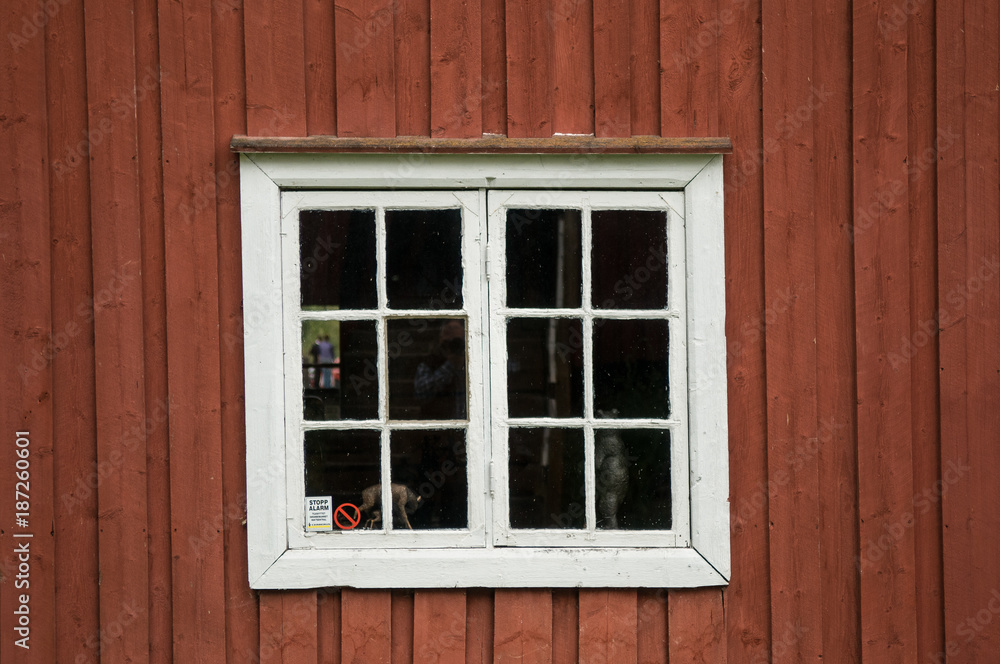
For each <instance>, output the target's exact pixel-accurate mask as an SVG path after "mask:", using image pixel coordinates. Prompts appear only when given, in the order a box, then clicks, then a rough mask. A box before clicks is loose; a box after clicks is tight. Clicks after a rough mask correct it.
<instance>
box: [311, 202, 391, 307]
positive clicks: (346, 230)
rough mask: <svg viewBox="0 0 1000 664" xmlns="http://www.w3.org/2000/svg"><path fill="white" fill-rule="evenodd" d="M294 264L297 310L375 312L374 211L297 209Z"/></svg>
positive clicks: (376, 299)
mask: <svg viewBox="0 0 1000 664" xmlns="http://www.w3.org/2000/svg"><path fill="white" fill-rule="evenodd" d="M299 261H300V268H299V269H300V275H301V278H302V285H301V288H302V308H303V309H305V310H310V311H315V310H320V309H374V308H376V307H377V306H378V295H377V292H376V289H375V211H374V210H303V211H302V212H301V213H300V214H299Z"/></svg>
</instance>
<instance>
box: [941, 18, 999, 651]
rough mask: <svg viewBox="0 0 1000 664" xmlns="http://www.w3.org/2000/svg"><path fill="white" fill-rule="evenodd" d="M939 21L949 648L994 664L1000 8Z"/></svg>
mask: <svg viewBox="0 0 1000 664" xmlns="http://www.w3.org/2000/svg"><path fill="white" fill-rule="evenodd" d="M938 11H939V12H940V14H939V15H940V16H941V29H940V30H939V32H938V39H939V44H940V46H939V52H940V53H941V54H942V56H943V57H942V61H939V66H938V81H939V92H940V93H941V99H940V101H939V105H940V106H939V107H940V108H941V115H940V116H939V125H938V135H939V137H940V136H942V135H943V134H944V132H948V135H949V136H954V135H956V134H957V135H958V138H957V144H956V145H955V146H954V147H949V148H948V150H946V151H945V150H943V149H942V150H941V154H940V155H939V160H940V163H941V170H940V180H939V201H940V204H939V213H940V221H939V224H940V225H939V233H940V236H941V253H940V277H939V284H940V287H939V298H940V299H939V303H940V306H941V312H942V313H943V314H947V320H941V321H940V325H941V327H942V328H943V329H942V333H941V377H942V378H941V430H942V440H941V485H940V486H941V488H942V493H943V498H942V501H943V526H944V537H943V539H944V598H945V601H944V606H945V611H946V615H945V638H946V639H947V641H946V646H945V647H946V650H947V655H948V661H949V662H958V663H960V664H964V663H966V662H970V663H971V662H975V663H979V662H987V661H989V660H990V659H991V658H995V652H996V648H995V643H996V641H997V639H998V636H997V626H996V625H995V624H993V623H994V620H993V619H992V616H993V615H995V608H996V606H997V599H996V597H997V592H996V589H997V588H998V586H1000V565H998V563H997V561H996V559H995V558H996V555H995V553H994V554H993V555H992V556H991V555H989V554H988V553H987V551H993V552H995V551H996V549H997V539H998V538H997V533H998V532H1000V510H998V508H997V506H996V505H995V504H994V502H995V501H990V500H989V498H988V492H989V491H991V489H989V488H988V487H989V485H990V483H991V481H992V482H995V477H996V473H997V470H998V468H1000V455H998V453H997V450H996V449H995V448H996V439H997V434H998V430H1000V414H998V412H997V408H996V399H995V395H996V394H997V393H998V392H1000V385H998V379H1000V374H998V372H1000V357H998V354H1000V353H998V349H997V347H996V339H997V338H998V336H1000V285H998V283H997V282H998V275H1000V238H998V230H1000V229H998V227H997V221H996V219H997V210H998V208H1000V200H998V198H1000V188H998V182H1000V177H998V176H1000V174H998V171H997V162H998V145H997V142H998V134H1000V131H998V126H997V122H998V118H997V115H998V105H997V86H998V85H1000V81H998V78H1000V75H998V72H997V66H998V62H997V61H998V59H1000V57H998V50H997V29H998V25H997V24H998V20H1000V19H998V16H997V12H998V8H997V6H996V4H995V3H987V2H980V1H975V0H968V1H966V2H960V3H955V4H954V5H949V6H948V7H939V9H938ZM945 49H948V50H947V51H946V50H945ZM942 76H946V77H948V80H947V81H944V80H943V79H942ZM939 140H942V147H943V145H945V143H944V140H943V139H939ZM949 142H953V141H951V140H950V139H949ZM953 152H954V158H953V157H952V155H953ZM946 206H947V207H946ZM984 491H986V492H987V495H983V492H984Z"/></svg>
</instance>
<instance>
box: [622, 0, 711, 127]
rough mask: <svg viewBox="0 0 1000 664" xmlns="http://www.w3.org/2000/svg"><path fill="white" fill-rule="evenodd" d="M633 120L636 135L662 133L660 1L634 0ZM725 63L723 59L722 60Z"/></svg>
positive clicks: (631, 61) (632, 5)
mask: <svg viewBox="0 0 1000 664" xmlns="http://www.w3.org/2000/svg"><path fill="white" fill-rule="evenodd" d="M630 14H631V27H630V33H631V34H630V37H629V41H630V43H631V48H632V53H631V56H630V58H629V69H630V71H631V76H632V80H631V88H632V99H631V104H630V108H631V124H632V135H633V136H659V135H660V126H661V125H660V2H659V0H631V2H630ZM720 66H721V61H720Z"/></svg>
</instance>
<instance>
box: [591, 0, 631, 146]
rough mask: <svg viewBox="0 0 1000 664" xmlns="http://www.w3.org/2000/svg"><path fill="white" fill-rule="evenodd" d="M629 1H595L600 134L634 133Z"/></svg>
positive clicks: (597, 129) (596, 104)
mask: <svg viewBox="0 0 1000 664" xmlns="http://www.w3.org/2000/svg"><path fill="white" fill-rule="evenodd" d="M630 29H631V18H630V15H629V0H594V125H595V133H596V135H597V136H630V135H631V134H632V106H631V100H632V74H631V67H630V62H629V61H630V60H631V55H632V47H631V45H630V43H629V31H630Z"/></svg>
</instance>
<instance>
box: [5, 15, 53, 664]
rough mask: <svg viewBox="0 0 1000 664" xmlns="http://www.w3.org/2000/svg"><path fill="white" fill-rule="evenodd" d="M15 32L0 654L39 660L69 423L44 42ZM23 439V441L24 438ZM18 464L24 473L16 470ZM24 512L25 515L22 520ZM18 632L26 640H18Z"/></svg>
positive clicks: (9, 76) (8, 146) (9, 125)
mask: <svg viewBox="0 0 1000 664" xmlns="http://www.w3.org/2000/svg"><path fill="white" fill-rule="evenodd" d="M34 10H35V6H34V5H31V4H30V3H28V2H14V3H8V4H7V5H5V6H4V7H3V8H2V10H0V16H2V21H3V25H4V26H11V28H14V26H15V25H18V24H19V22H20V21H19V19H20V17H21V16H22V15H24V14H30V13H31V12H32V11H34ZM18 28H20V25H18ZM21 32H22V35H23V30H22V31H21ZM14 36H18V35H17V33H15V32H13V31H12V32H9V33H8V34H7V36H5V38H4V40H3V43H2V44H0V60H2V62H3V63H4V66H3V69H2V73H0V86H2V91H0V109H2V111H0V113H2V114H3V120H2V121H0V150H3V154H4V155H5V156H6V159H5V160H4V164H3V166H0V235H2V240H0V246H2V247H3V249H2V250H0V278H2V285H0V331H2V334H3V339H4V346H3V349H4V350H3V353H2V358H0V370H2V371H3V377H4V380H3V384H2V386H0V423H2V426H3V440H4V445H3V449H2V450H0V464H2V465H3V468H4V472H3V475H4V476H3V477H0V490H2V492H3V495H4V496H5V502H6V504H5V505H3V506H2V507H0V519H2V520H3V524H4V525H3V526H2V532H0V546H2V547H3V548H2V553H0V569H2V570H3V577H4V580H3V585H2V590H0V610H2V612H3V613H2V615H0V628H2V630H3V634H4V638H3V640H2V641H0V659H3V660H4V661H12V662H19V661H24V662H28V661H39V662H42V661H55V657H56V647H55V646H56V644H55V636H56V616H55V609H56V606H57V605H56V569H55V563H56V556H55V542H54V538H53V536H52V535H53V533H52V531H53V526H54V517H55V515H54V505H53V501H52V499H51V497H52V496H53V495H54V489H55V486H54V484H53V476H54V468H53V448H54V446H55V445H56V444H58V443H60V442H62V440H61V439H62V436H63V432H61V431H56V430H54V429H53V395H52V389H53V380H54V378H55V376H54V373H53V366H52V362H51V360H52V359H53V357H54V353H55V351H54V349H53V348H52V345H53V344H55V343H56V342H55V338H54V336H53V333H54V332H55V333H57V334H58V333H60V331H59V330H58V329H57V328H54V327H53V317H52V314H53V304H54V302H53V296H54V293H53V286H55V287H56V288H58V284H53V283H52V272H53V268H54V266H53V264H52V261H53V252H52V249H53V246H52V240H53V239H55V238H54V237H53V235H52V233H53V231H52V228H51V217H50V202H49V179H48V178H49V169H48V164H47V162H48V155H49V143H48V141H49V137H48V125H49V118H48V113H47V109H46V43H45V39H44V38H43V36H42V35H41V34H39V33H38V32H37V31H36V32H35V34H33V35H32V39H25V38H23V36H22V38H21V40H20V41H17V40H14V39H12V37H14ZM62 336H64V337H65V336H66V335H65V334H64V333H63V334H62ZM67 341H68V340H66V341H63V342H62V343H61V344H59V345H65V344H66V343H67ZM54 437H56V438H55V439H54ZM19 439H21V440H22V441H25V442H22V443H21V444H20V445H18V440H19ZM18 463H20V466H18V465H16V464H18ZM17 471H27V473H28V475H27V477H25V476H24V475H21V476H20V477H18V476H17V475H16V474H15V473H16V472H17ZM67 488H68V487H67ZM18 491H20V492H21V493H20V494H18V493H17V492H18ZM25 503H27V504H25ZM18 518H20V519H25V521H24V522H20V521H16V519H18ZM26 535H28V537H26ZM22 565H24V566H25V567H22ZM36 575H37V578H36ZM25 582H27V583H28V584H30V586H26V585H25ZM25 612H27V613H25ZM22 616H23V618H22ZM22 620H25V621H29V624H28V625H27V628H28V630H29V631H28V632H17V631H15V629H22V628H24V627H25V625H24V623H23V622H22ZM36 621H37V622H36ZM25 637H27V638H26V639H25ZM20 639H25V640H24V641H21V642H20V645H16V644H17V642H18V640H20ZM21 646H24V647H28V648H30V651H26V650H24V649H22V647H21Z"/></svg>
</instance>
